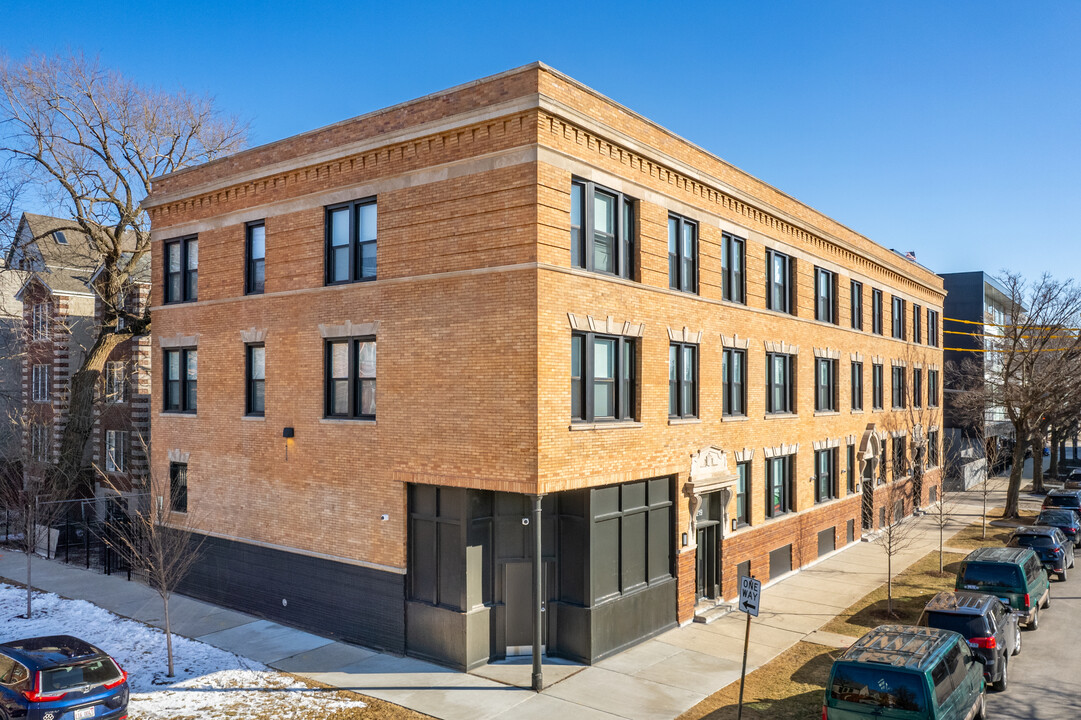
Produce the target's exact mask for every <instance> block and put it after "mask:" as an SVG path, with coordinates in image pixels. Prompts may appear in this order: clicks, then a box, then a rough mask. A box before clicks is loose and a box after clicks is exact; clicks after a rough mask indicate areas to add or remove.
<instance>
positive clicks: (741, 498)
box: [736, 462, 751, 527]
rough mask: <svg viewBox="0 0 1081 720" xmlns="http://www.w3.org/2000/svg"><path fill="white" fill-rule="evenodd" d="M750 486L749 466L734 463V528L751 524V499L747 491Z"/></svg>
mask: <svg viewBox="0 0 1081 720" xmlns="http://www.w3.org/2000/svg"><path fill="white" fill-rule="evenodd" d="M750 485H751V464H750V463H749V462H741V463H736V526H737V527H739V526H742V525H750V524H751V497H750V495H748V493H747V490H748V488H749V487H750Z"/></svg>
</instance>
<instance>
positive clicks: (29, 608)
mask: <svg viewBox="0 0 1081 720" xmlns="http://www.w3.org/2000/svg"><path fill="white" fill-rule="evenodd" d="M29 548H30V546H29V545H28V546H27V550H26V619H27V620H29V619H30V614H31V612H33V606H32V605H31V602H32V597H33V591H32V590H31V589H30V587H31V585H30V566H31V564H32V563H31V560H32V558H33V556H34V554H33V552H31V550H30V549H29Z"/></svg>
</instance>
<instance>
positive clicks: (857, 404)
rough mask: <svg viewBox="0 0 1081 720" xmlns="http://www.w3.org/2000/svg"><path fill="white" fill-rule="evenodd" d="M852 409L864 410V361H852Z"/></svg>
mask: <svg viewBox="0 0 1081 720" xmlns="http://www.w3.org/2000/svg"><path fill="white" fill-rule="evenodd" d="M852 409H853V410H863V363H861V362H853V363H852Z"/></svg>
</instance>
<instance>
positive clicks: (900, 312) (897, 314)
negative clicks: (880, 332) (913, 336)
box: [890, 295, 905, 340]
mask: <svg viewBox="0 0 1081 720" xmlns="http://www.w3.org/2000/svg"><path fill="white" fill-rule="evenodd" d="M890 319H891V320H892V322H893V337H894V338H896V339H897V340H904V339H905V301H904V300H903V299H902V298H899V297H897V296H896V295H894V296H893V315H892V316H891V318H890Z"/></svg>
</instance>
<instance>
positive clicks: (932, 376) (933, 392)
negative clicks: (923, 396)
mask: <svg viewBox="0 0 1081 720" xmlns="http://www.w3.org/2000/svg"><path fill="white" fill-rule="evenodd" d="M927 406H928V407H938V370H928V371H927Z"/></svg>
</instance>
